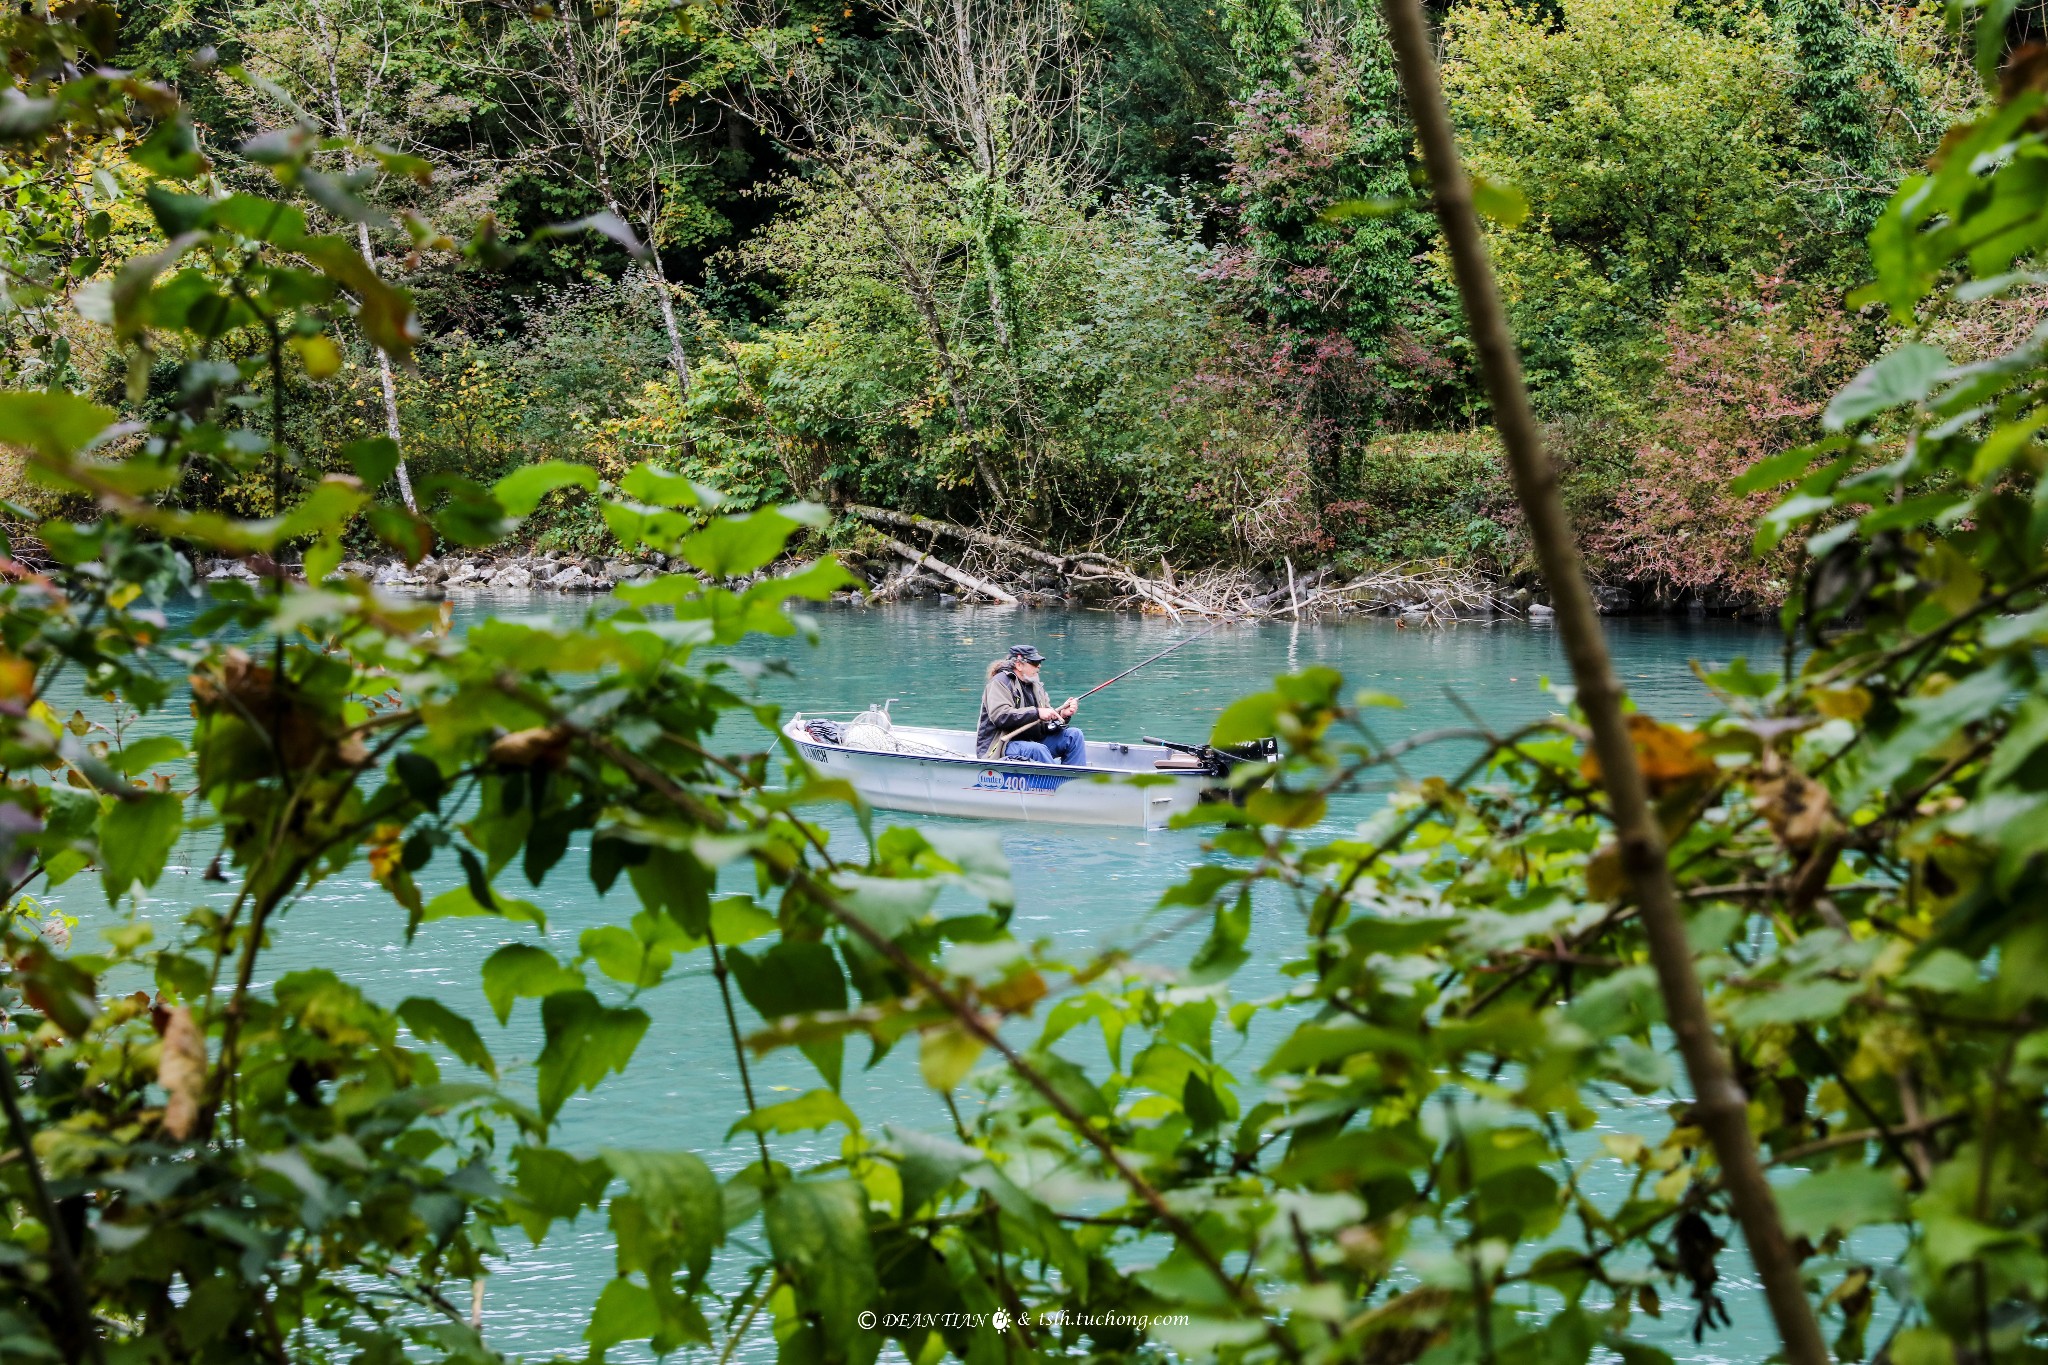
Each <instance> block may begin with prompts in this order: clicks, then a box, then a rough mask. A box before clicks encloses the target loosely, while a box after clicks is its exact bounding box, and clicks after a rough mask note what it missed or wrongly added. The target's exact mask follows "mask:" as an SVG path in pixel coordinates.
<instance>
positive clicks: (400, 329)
mask: <svg viewBox="0 0 2048 1365" xmlns="http://www.w3.org/2000/svg"><path fill="white" fill-rule="evenodd" d="M299 253H300V254H301V255H303V256H304V257H306V259H307V260H309V261H311V262H312V263H313V265H314V266H315V267H316V268H318V269H319V271H320V273H321V274H323V275H326V276H327V277H328V278H329V279H331V280H333V281H334V282H335V283H337V284H339V285H341V286H342V287H344V288H346V289H347V290H348V291H349V293H351V294H353V295H354V296H355V300H356V322H357V324H358V325H359V326H360V327H361V328H362V329H363V335H364V336H366V337H368V338H369V340H370V344H371V345H372V346H375V347H376V348H377V349H378V350H380V351H382V352H384V354H386V355H388V356H390V357H391V358H392V359H394V360H399V361H403V360H405V359H406V358H407V357H409V356H410V355H411V354H412V347H413V343H414V342H415V341H416V340H418V338H419V321H418V319H416V318H415V317H414V316H413V311H412V298H411V296H410V295H408V294H407V293H406V292H405V291H404V290H402V289H393V288H392V287H391V286H390V285H388V284H386V283H385V282H384V280H383V278H382V277H380V276H379V275H378V274H377V272H376V270H375V269H374V268H373V267H372V266H371V265H370V264H369V262H367V261H365V260H364V259H363V257H362V254H361V253H360V252H359V251H357V249H356V245H355V243H353V242H351V241H349V240H348V239H347V238H346V237H335V236H322V237H308V238H306V239H305V241H303V242H301V243H300V244H299Z"/></svg>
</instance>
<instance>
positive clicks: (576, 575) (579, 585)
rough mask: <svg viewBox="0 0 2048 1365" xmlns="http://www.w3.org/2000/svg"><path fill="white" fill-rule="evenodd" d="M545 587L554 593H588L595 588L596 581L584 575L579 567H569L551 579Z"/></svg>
mask: <svg viewBox="0 0 2048 1365" xmlns="http://www.w3.org/2000/svg"><path fill="white" fill-rule="evenodd" d="M547 586H549V587H550V588H553V589H554V590H555V591H556V592H589V591H591V590H592V589H593V588H595V587H596V586H597V580H596V579H594V578H592V577H591V576H590V575H589V574H587V573H585V572H584V571H583V569H582V566H580V565H571V566H570V567H569V568H566V569H564V570H562V571H561V572H560V573H558V574H556V575H555V576H554V577H553V578H550V579H549V580H547Z"/></svg>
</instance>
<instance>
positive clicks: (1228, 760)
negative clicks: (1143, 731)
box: [1144, 735, 1280, 777]
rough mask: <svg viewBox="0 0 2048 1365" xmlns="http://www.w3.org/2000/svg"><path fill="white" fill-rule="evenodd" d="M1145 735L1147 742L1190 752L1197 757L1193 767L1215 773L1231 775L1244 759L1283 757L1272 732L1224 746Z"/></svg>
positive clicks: (1256, 761)
mask: <svg viewBox="0 0 2048 1365" xmlns="http://www.w3.org/2000/svg"><path fill="white" fill-rule="evenodd" d="M1144 738H1145V742H1146V743H1147V744H1157V745H1159V746H1160V747H1161V748H1165V749H1171V750H1173V751H1174V752H1175V753H1177V754H1185V755H1187V756H1188V757H1189V758H1191V759H1193V760H1194V763H1193V764H1192V765H1191V766H1192V767H1193V768H1195V769H1196V770H1199V771H1201V772H1205V773H1207V774H1208V775H1209V776H1211V777H1228V776H1230V770H1231V769H1232V768H1234V767H1236V766H1237V765H1238V764H1240V763H1271V762H1273V761H1274V760H1275V759H1277V758H1279V757H1280V741H1279V740H1277V739H1274V738H1272V737H1271V736H1268V737H1267V738H1265V739H1255V740H1252V741H1251V742H1249V743H1247V744H1232V745H1229V746H1227V747H1225V748H1221V749H1219V748H1217V747H1216V746H1215V745H1213V744H1176V743H1174V742H1173V741H1172V740H1170V739H1154V738H1153V737H1152V736H1150V735H1146V736H1145V737H1144ZM1174 766H1176V767H1180V766H1182V765H1180V764H1175V765H1174Z"/></svg>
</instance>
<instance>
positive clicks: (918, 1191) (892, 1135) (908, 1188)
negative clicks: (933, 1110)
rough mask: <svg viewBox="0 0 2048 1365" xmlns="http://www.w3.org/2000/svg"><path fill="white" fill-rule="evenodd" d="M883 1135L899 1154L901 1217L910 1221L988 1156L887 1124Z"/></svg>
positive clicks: (950, 1142)
mask: <svg viewBox="0 0 2048 1365" xmlns="http://www.w3.org/2000/svg"><path fill="white" fill-rule="evenodd" d="M882 1131H883V1132H885V1133H887V1134H888V1135H889V1140H890V1141H891V1142H893V1143H895V1144H896V1147H897V1150H898V1151H899V1152H900V1153H901V1155H899V1156H898V1157H897V1158H896V1169H897V1172H898V1174H899V1175H901V1177H902V1180H903V1216H904V1217H905V1218H910V1217H913V1216H915V1215H916V1213H917V1211H918V1210H919V1209H922V1208H923V1207H924V1206H925V1205H926V1204H929V1203H930V1202H931V1201H932V1198H933V1197H934V1196H935V1195H937V1194H938V1193H939V1192H940V1191H941V1190H943V1189H945V1188H946V1186H948V1185H950V1184H952V1183H953V1181H954V1180H955V1179H957V1178H958V1177H959V1175H960V1173H961V1172H962V1171H964V1170H966V1169H968V1168H969V1167H970V1166H978V1165H980V1164H981V1163H982V1162H983V1161H985V1160H987V1157H986V1156H985V1155H984V1154H983V1153H982V1152H981V1151H979V1150H978V1149H976V1148H973V1147H967V1146H963V1145H962V1144H960V1143H958V1142H955V1141H953V1140H952V1139H951V1138H946V1137H939V1136H936V1135H934V1134H931V1133H921V1132H919V1131H917V1130H916V1129H914V1128H899V1127H897V1126H896V1125H895V1124H893V1123H892V1124H887V1125H885V1126H884V1127H883V1130H882Z"/></svg>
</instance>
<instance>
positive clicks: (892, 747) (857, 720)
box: [842, 706, 959, 758]
mask: <svg viewBox="0 0 2048 1365" xmlns="http://www.w3.org/2000/svg"><path fill="white" fill-rule="evenodd" d="M842 742H843V743H844V744H845V745H846V746H847V747H848V748H849V749H875V750H879V751H880V752H882V753H885V754H907V755H909V756H911V757H913V758H957V757H959V755H958V754H955V753H954V752H953V751H952V750H951V749H944V748H941V747H939V746H938V745H936V744H927V743H925V742H924V741H923V740H919V739H911V738H909V737H908V736H906V735H899V734H897V733H896V726H895V723H894V722H893V721H891V720H890V719H889V713H888V712H887V711H883V710H880V709H878V708H876V707H872V706H871V707H869V708H868V709H867V710H865V711H863V712H861V713H860V714H859V715H858V716H855V717H854V718H853V719H852V720H850V721H848V722H847V723H846V738H845V739H844V740H843V741H842Z"/></svg>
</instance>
